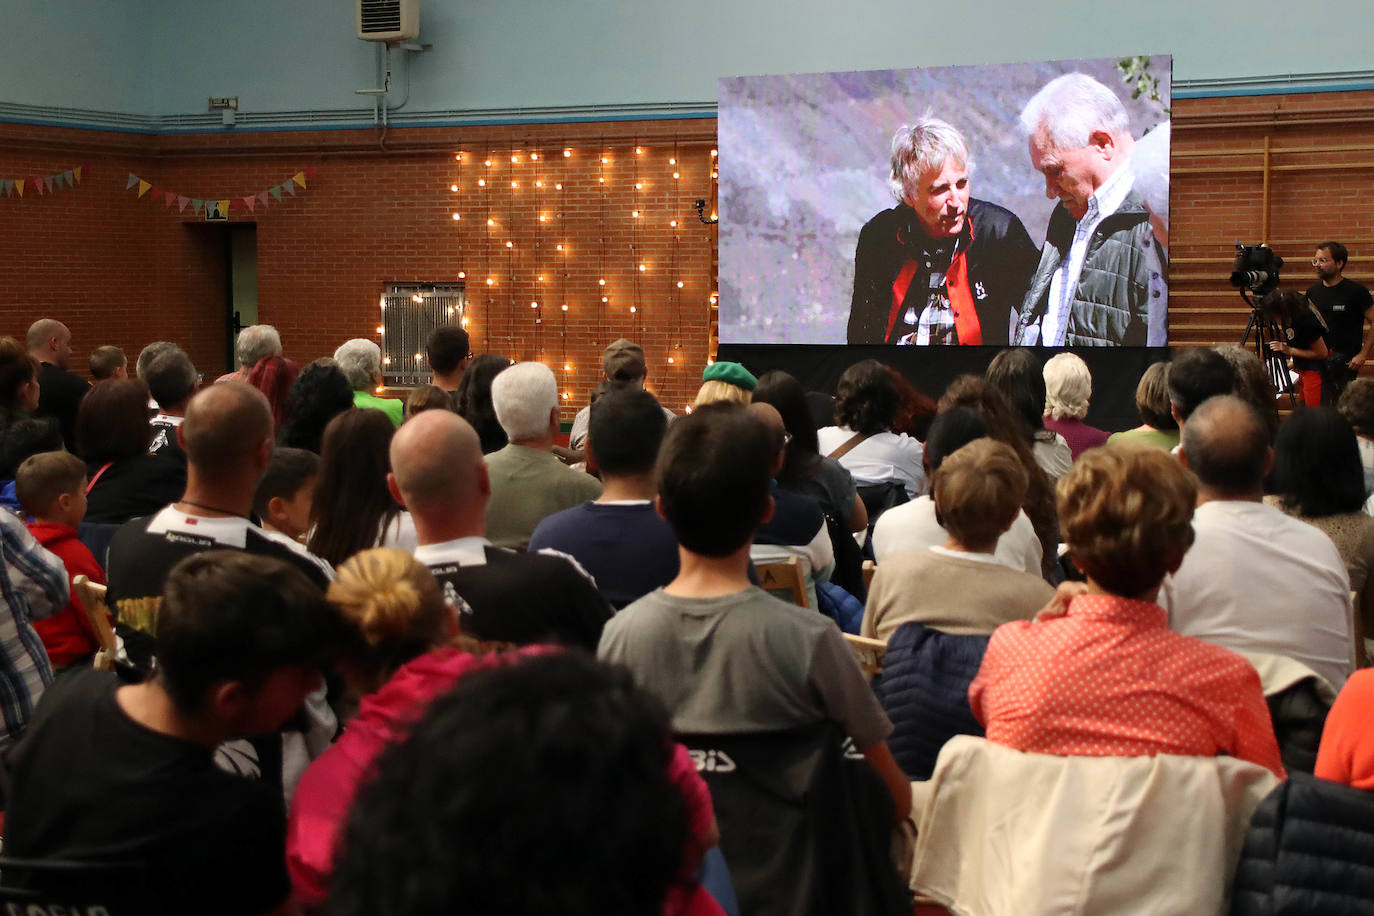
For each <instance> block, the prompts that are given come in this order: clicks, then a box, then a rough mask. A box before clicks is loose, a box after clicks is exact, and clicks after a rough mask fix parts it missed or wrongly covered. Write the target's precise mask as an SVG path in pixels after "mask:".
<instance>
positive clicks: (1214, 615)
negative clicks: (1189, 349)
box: [1161, 351, 1354, 690]
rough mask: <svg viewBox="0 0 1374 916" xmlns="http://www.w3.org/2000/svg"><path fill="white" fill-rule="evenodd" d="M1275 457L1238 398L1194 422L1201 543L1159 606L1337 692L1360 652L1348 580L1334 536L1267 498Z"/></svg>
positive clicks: (1189, 447) (1220, 402) (1215, 403)
mask: <svg viewBox="0 0 1374 916" xmlns="http://www.w3.org/2000/svg"><path fill="white" fill-rule="evenodd" d="M1208 352H1210V351H1208ZM1212 355H1213V356H1215V355H1216V354H1212ZM1217 358H1218V359H1220V357H1217ZM1171 377H1172V373H1171ZM1273 455H1274V453H1273V450H1272V449H1271V448H1270V447H1269V440H1268V438H1267V435H1266V432H1265V428H1264V420H1263V418H1261V417H1260V416H1259V414H1257V413H1256V412H1255V409H1254V408H1253V407H1251V406H1250V405H1249V404H1247V403H1246V402H1245V401H1242V400H1241V399H1240V398H1237V397H1235V396H1233V395H1225V396H1222V397H1217V398H1212V399H1209V400H1208V401H1206V402H1204V403H1203V405H1202V406H1201V407H1199V408H1197V410H1195V411H1194V412H1193V413H1192V414H1191V415H1190V416H1189V417H1188V419H1187V422H1186V423H1185V424H1184V427H1183V450H1182V458H1183V460H1184V462H1185V463H1186V464H1187V466H1188V468H1189V469H1190V470H1191V471H1192V472H1193V473H1194V474H1196V475H1197V479H1198V487H1199V498H1198V507H1197V511H1196V512H1195V513H1194V514H1193V529H1194V531H1195V532H1196V533H1197V540H1196V542H1195V543H1194V544H1193V548H1192V550H1190V551H1188V556H1187V557H1185V558H1184V560H1183V564H1182V566H1181V567H1180V568H1179V570H1178V572H1177V573H1175V574H1174V575H1173V576H1172V577H1171V579H1169V580H1167V581H1166V582H1165V587H1164V594H1163V596H1162V597H1163V598H1164V599H1165V600H1163V601H1161V604H1164V606H1165V607H1167V608H1168V610H1169V622H1170V625H1171V626H1172V628H1173V629H1174V631H1175V632H1178V633H1182V634H1183V635H1185V636H1195V637H1197V638H1198V639H1204V640H1206V641H1207V642H1211V643H1215V644H1217V645H1219V646H1225V647H1226V648H1228V649H1235V650H1237V651H1241V652H1263V653H1269V654H1273V655H1283V656H1287V657H1289V658H1291V659H1293V660H1294V661H1297V662H1301V663H1302V664H1303V665H1306V666H1307V667H1308V668H1310V669H1312V670H1313V671H1314V672H1316V673H1317V674H1319V675H1320V676H1321V677H1323V678H1325V679H1326V680H1327V681H1328V682H1329V683H1330V684H1331V686H1333V687H1335V688H1336V689H1338V690H1339V689H1340V685H1341V684H1343V683H1345V679H1346V677H1347V676H1348V675H1349V674H1350V659H1351V656H1352V654H1353V651H1354V636H1353V634H1352V631H1351V619H1350V577H1349V575H1348V574H1347V573H1346V570H1345V561H1344V560H1342V559H1341V555H1340V552H1339V551H1337V550H1336V546H1335V545H1334V544H1333V543H1331V538H1329V537H1327V536H1326V535H1325V534H1323V533H1322V532H1321V531H1318V530H1317V529H1316V528H1314V527H1312V526H1311V525H1309V524H1306V523H1305V522H1300V521H1298V520H1297V519H1294V518H1290V517H1289V516H1287V515H1285V514H1284V513H1283V512H1281V511H1280V510H1278V509H1276V508H1274V507H1273V506H1266V505H1265V504H1264V503H1263V502H1262V501H1261V500H1262V498H1263V495H1264V478H1265V475H1266V474H1267V473H1268V471H1269V468H1270V466H1271V464H1272V463H1273Z"/></svg>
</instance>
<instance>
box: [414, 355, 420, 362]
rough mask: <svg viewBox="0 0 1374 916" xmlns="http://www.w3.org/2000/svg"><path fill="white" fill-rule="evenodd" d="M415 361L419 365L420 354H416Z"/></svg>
mask: <svg viewBox="0 0 1374 916" xmlns="http://www.w3.org/2000/svg"><path fill="white" fill-rule="evenodd" d="M415 361H416V362H417V363H418V362H419V361H420V354H419V353H416V354H415Z"/></svg>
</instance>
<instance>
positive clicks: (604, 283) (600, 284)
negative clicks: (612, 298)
mask: <svg viewBox="0 0 1374 916" xmlns="http://www.w3.org/2000/svg"><path fill="white" fill-rule="evenodd" d="M596 285H597V286H605V285H606V278H605V277H602V278H601V279H600V280H597V281H596Z"/></svg>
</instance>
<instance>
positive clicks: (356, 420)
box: [306, 410, 418, 566]
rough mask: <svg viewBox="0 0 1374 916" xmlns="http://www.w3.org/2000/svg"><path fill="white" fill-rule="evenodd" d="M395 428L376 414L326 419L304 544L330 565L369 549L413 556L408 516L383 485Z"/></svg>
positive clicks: (359, 412) (352, 413)
mask: <svg viewBox="0 0 1374 916" xmlns="http://www.w3.org/2000/svg"><path fill="white" fill-rule="evenodd" d="M395 432H396V428H395V427H394V426H392V425H391V420H390V418H388V417H387V416H386V415H385V414H384V413H382V412H381V411H380V410H373V411H368V410H346V411H344V412H343V413H341V414H339V415H338V416H337V417H335V418H334V419H332V420H330V421H329V425H328V426H327V427H325V430H324V448H323V451H322V452H321V454H320V476H319V479H318V480H317V481H316V482H315V494H314V508H313V510H312V512H311V515H310V535H309V537H308V539H307V540H306V546H308V547H309V548H310V552H311V553H313V554H315V556H317V557H320V558H322V559H324V560H327V561H328V562H329V563H331V564H332V565H334V566H337V565H339V564H340V563H342V562H343V561H344V560H347V559H348V558H349V557H351V556H353V554H355V553H357V552H358V551H360V550H366V549H367V548H369V547H395V548H396V549H397V550H404V551H406V552H407V553H414V552H415V548H416V547H417V546H418V542H417V540H416V537H415V523H414V521H412V519H411V517H410V513H409V512H407V511H405V509H404V508H402V507H401V506H399V505H397V503H396V501H395V500H394V499H392V498H391V493H390V491H388V490H387V486H386V475H387V473H388V472H389V471H390V470H391V460H390V458H389V457H388V449H390V448H391V437H392V435H393V434H394V433H395Z"/></svg>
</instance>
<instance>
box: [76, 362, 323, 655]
mask: <svg viewBox="0 0 1374 916" xmlns="http://www.w3.org/2000/svg"><path fill="white" fill-rule="evenodd" d="M124 384H125V383H124V382H106V383H105V384H103V385H99V386H97V388H96V390H94V391H92V392H91V394H92V395H99V394H100V393H101V392H103V391H104V390H105V389H107V388H112V387H116V386H120V385H124ZM128 384H134V383H133V382H129V383H128ZM140 387H141V386H140ZM177 435H178V436H179V437H180V438H181V443H182V447H183V448H184V449H185V451H186V463H187V468H186V491H185V493H184V494H180V495H179V496H175V497H173V503H172V505H169V506H167V507H166V508H165V509H163V510H161V511H160V512H158V513H156V514H155V515H151V516H148V517H147V518H139V519H134V520H133V521H131V522H128V523H127V524H125V525H124V526H123V527H121V528H120V529H119V531H118V532H116V534H115V536H114V539H113V540H111V541H110V554H109V563H108V565H107V567H106V574H107V576H108V577H109V590H108V592H107V593H106V602H107V603H108V605H109V607H110V610H111V611H113V612H114V613H115V615H116V617H117V618H118V619H119V620H120V621H121V622H122V623H124V624H126V625H127V626H128V627H131V628H133V629H135V630H144V631H147V632H149V633H154V632H158V631H159V626H158V613H159V610H158V609H159V607H160V605H161V597H160V596H161V594H162V586H163V583H164V582H166V580H167V574H168V573H169V572H170V571H171V569H172V567H173V566H175V565H176V564H177V562H178V561H179V560H181V559H182V558H183V557H186V556H188V555H190V554H194V553H201V552H203V551H206V550H217V549H233V550H241V551H245V552H247V553H252V554H260V555H263V556H268V557H272V558H274V559H278V560H283V561H285V562H287V563H289V564H291V565H292V566H295V567H296V568H297V569H299V570H300V571H301V572H303V573H304V574H305V575H306V577H307V578H308V579H310V580H311V581H312V582H314V583H315V584H316V585H317V586H318V587H319V588H320V590H321V591H323V590H324V588H325V587H326V586H328V585H329V580H330V578H331V571H330V569H329V566H328V564H327V563H325V562H324V561H322V560H321V559H320V558H319V557H316V556H314V555H313V554H311V553H310V552H309V551H307V550H306V549H305V548H304V547H302V546H301V545H300V544H297V543H296V542H295V541H293V540H291V539H290V538H288V537H285V536H284V535H280V534H277V533H275V532H271V531H264V530H263V529H262V528H259V527H258V526H257V525H255V524H253V522H252V520H251V513H252V511H253V496H254V493H255V492H256V491H257V487H258V481H260V480H261V479H262V475H263V473H264V472H265V471H266V469H267V464H268V462H269V460H270V459H271V455H272V414H271V412H270V411H269V410H268V407H267V399H266V398H265V397H263V395H262V392H260V391H258V390H257V389H256V388H253V387H252V386H250V385H247V384H245V383H243V382H222V383H219V384H215V385H211V386H209V387H207V388H204V389H202V390H201V391H199V392H197V394H196V396H195V397H193V398H192V399H191V403H190V405H189V406H188V407H187V408H186V420H185V421H184V422H183V423H182V424H181V426H180V428H179V429H178V430H177ZM159 635H160V632H159Z"/></svg>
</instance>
